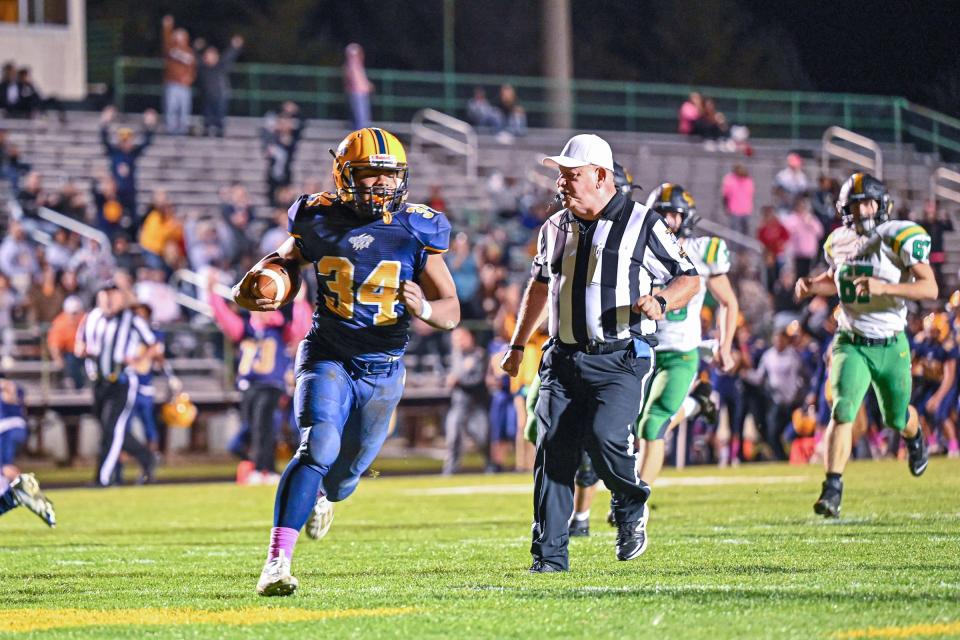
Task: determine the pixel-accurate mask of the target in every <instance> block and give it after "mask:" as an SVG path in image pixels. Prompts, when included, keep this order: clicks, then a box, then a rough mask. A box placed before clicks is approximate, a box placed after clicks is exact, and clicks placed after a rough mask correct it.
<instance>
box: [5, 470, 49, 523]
mask: <svg viewBox="0 0 960 640" xmlns="http://www.w3.org/2000/svg"><path fill="white" fill-rule="evenodd" d="M10 489H11V490H12V491H13V499H14V500H16V502H17V504H19V505H22V506H24V507H26V508H27V509H29V510H30V511H32V512H33V513H35V514H37V516H39V517H40V519H41V520H43V521H44V522H46V523H47V526H48V527H51V528H53V527H56V526H57V514H56V513H55V512H54V510H53V503H52V502H50V500H49V499H48V498H47V496H45V495H44V494H43V491H41V490H40V484H39V483H38V482H37V478H36V477H35V476H34V475H33V474H32V473H21V474H20V475H19V476H17V479H16V480H14V481H13V482H11V483H10Z"/></svg>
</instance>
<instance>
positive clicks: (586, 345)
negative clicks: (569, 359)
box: [556, 338, 650, 358]
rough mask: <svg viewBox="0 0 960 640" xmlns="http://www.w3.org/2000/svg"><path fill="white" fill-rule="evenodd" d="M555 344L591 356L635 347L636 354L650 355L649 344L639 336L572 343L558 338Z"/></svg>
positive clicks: (644, 356) (645, 356) (643, 356)
mask: <svg viewBox="0 0 960 640" xmlns="http://www.w3.org/2000/svg"><path fill="white" fill-rule="evenodd" d="M556 344H557V346H558V347H560V348H561V349H563V350H564V351H580V352H583V353H586V354H587V355H591V356H595V355H601V354H605V353H616V352H617V351H623V350H624V349H635V350H636V354H637V355H638V356H640V357H641V358H647V357H649V356H650V345H648V344H647V343H646V342H644V341H643V340H641V339H639V338H625V339H623V340H610V341H608V342H604V341H602V340H590V341H588V342H576V343H572V344H571V343H569V342H560V341H559V340H558V341H557V343H556Z"/></svg>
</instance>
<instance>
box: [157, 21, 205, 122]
mask: <svg viewBox="0 0 960 640" xmlns="http://www.w3.org/2000/svg"><path fill="white" fill-rule="evenodd" d="M162 24H163V62H164V67H163V83H164V85H163V113H164V116H165V118H166V124H167V133H169V134H170V135H185V134H186V133H188V131H189V127H190V112H191V111H192V109H193V89H192V88H191V87H193V83H194V81H195V80H196V78H197V57H196V55H195V54H194V52H193V48H192V47H191V46H190V35H189V34H188V33H187V30H186V29H184V28H183V27H180V28H177V29H174V20H173V16H169V15H167V16H164V17H163V23H162Z"/></svg>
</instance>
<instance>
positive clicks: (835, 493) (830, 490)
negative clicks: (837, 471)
mask: <svg viewBox="0 0 960 640" xmlns="http://www.w3.org/2000/svg"><path fill="white" fill-rule="evenodd" d="M842 499H843V481H842V480H837V481H835V482H832V481H830V480H824V481H823V490H822V491H820V497H819V498H818V499H817V501H816V502H814V503H813V510H814V512H815V513H817V514H818V515H821V516H823V517H825V518H839V517H840V500H842Z"/></svg>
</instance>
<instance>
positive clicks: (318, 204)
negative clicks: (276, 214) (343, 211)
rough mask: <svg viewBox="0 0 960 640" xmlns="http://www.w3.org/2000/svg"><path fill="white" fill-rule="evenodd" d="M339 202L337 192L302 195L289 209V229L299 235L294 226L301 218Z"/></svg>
mask: <svg viewBox="0 0 960 640" xmlns="http://www.w3.org/2000/svg"><path fill="white" fill-rule="evenodd" d="M337 202H338V200H337V196H336V194H333V193H329V192H326V191H324V192H322V193H313V194H304V195H302V196H300V197H299V198H297V199H296V200H294V201H293V204H292V205H290V208H289V209H287V231H289V232H290V233H291V234H293V235H297V232H296V231H294V226H295V225H296V223H297V222H298V221H299V220H301V219H303V217H304V214H306V213H308V212H309V213H311V214H314V215H315V214H317V213H319V212H321V211H322V210H323V209H325V208H327V207H332V206H333V205H335V204H337Z"/></svg>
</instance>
